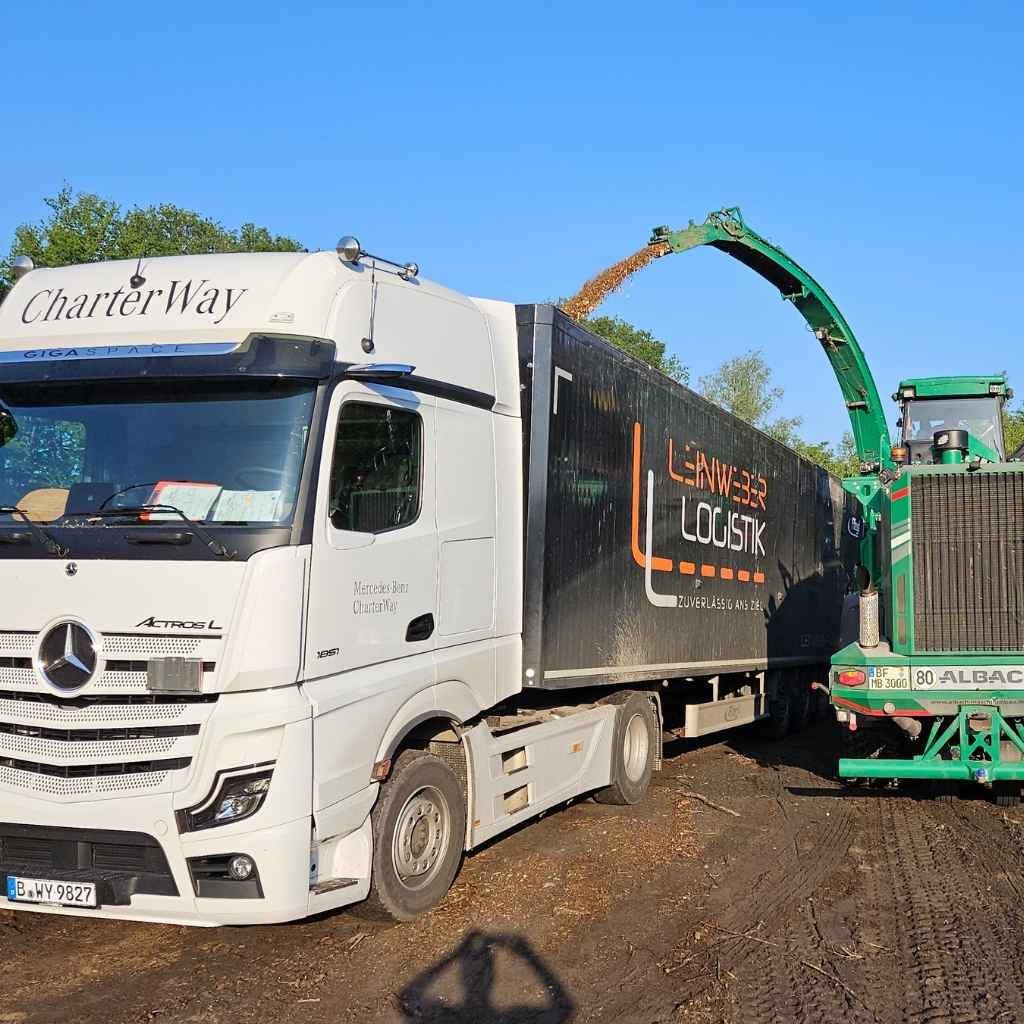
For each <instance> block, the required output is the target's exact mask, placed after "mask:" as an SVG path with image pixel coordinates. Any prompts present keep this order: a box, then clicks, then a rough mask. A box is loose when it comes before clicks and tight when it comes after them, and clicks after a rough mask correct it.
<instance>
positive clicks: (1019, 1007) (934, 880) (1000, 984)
mask: <svg viewBox="0 0 1024 1024" xmlns="http://www.w3.org/2000/svg"><path fill="white" fill-rule="evenodd" d="M990 810H991V809H988V808H986V809H984V810H983V812H982V813H983V814H984V813H985V812H987V811H990ZM970 817H973V815H971V816H970ZM879 818H880V820H879V836H878V840H879V842H880V843H881V844H882V849H883V851H884V854H885V859H886V867H887V869H888V873H889V878H888V880H887V881H888V883H889V885H888V890H889V892H888V896H889V898H890V899H891V900H892V901H893V903H894V904H895V905H896V907H897V913H896V915H895V929H896V931H895V939H896V942H895V945H896V948H897V949H898V950H900V951H901V955H902V957H903V963H902V965H901V967H902V969H901V970H900V971H899V973H898V975H897V976H896V977H894V979H893V981H894V982H895V983H896V985H897V987H896V992H897V994H898V997H899V1002H900V1006H899V1009H900V1017H899V1018H898V1019H902V1020H903V1021H905V1022H906V1024H992V1022H996V1021H1006V1022H1008V1024H1009V1022H1011V1021H1019V1020H1024V969H1022V963H1024V938H1022V925H1024V920H1022V914H1021V909H1020V905H1019V894H1018V893H1017V892H1016V891H1015V886H1014V885H1012V884H1010V882H1009V881H1008V880H1007V878H1006V875H1005V873H1003V872H1000V871H998V870H992V868H993V866H994V865H996V864H999V863H1001V859H1002V856H1005V853H1006V851H1005V850H1004V853H1003V855H1000V854H999V853H998V852H997V851H996V847H995V846H992V845H989V843H988V837H983V838H982V839H974V838H972V837H971V834H970V829H969V828H965V825H966V824H969V817H968V818H967V820H965V815H964V814H963V813H962V812H961V813H958V812H957V811H956V810H954V809H952V808H950V807H948V806H943V805H939V804H930V803H917V802H914V801H910V800H888V801H886V800H882V801H881V802H880V815H879ZM985 868H988V869H989V870H984V869H985ZM885 895H886V893H885V892H884V891H883V893H882V894H881V896H882V897H883V898H884V896H885Z"/></svg>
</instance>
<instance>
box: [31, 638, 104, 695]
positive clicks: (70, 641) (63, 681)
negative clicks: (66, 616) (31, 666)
mask: <svg viewBox="0 0 1024 1024" xmlns="http://www.w3.org/2000/svg"><path fill="white" fill-rule="evenodd" d="M97 660H98V659H97V655H96V640H95V638H94V637H93V635H92V633H90V632H89V630H87V629H86V628H85V626H83V625H82V624H81V623H79V622H60V623H58V624H57V625H56V626H54V627H53V628H52V629H51V630H49V631H48V632H47V634H46V636H44V637H43V642H42V643H41V644H40V645H39V654H38V657H37V659H36V666H37V668H38V669H39V671H40V673H42V676H43V678H44V679H46V681H47V682H48V683H50V684H51V685H53V686H56V687H57V688H58V689H59V690H77V689H78V688H79V687H80V686H84V685H85V684H86V683H87V682H89V680H90V679H92V677H93V675H94V673H95V672H96V663H97Z"/></svg>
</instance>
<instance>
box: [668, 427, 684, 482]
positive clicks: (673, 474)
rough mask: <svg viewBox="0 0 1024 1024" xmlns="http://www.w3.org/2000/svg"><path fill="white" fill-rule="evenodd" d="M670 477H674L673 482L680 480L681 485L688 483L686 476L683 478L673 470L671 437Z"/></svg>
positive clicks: (669, 444) (670, 439) (669, 453)
mask: <svg viewBox="0 0 1024 1024" xmlns="http://www.w3.org/2000/svg"><path fill="white" fill-rule="evenodd" d="M668 475H669V476H670V477H672V479H673V480H678V481H679V483H681V484H685V483H686V477H685V476H681V475H680V474H679V473H677V472H676V471H675V470H674V469H673V468H672V438H671V437H670V438H669V439H668Z"/></svg>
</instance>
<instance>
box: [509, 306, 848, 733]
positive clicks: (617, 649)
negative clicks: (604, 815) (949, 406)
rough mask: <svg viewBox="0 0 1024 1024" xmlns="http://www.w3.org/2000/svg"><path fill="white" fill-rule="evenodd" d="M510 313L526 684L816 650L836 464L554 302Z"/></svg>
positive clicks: (825, 638)
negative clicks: (798, 447) (513, 321)
mask: <svg viewBox="0 0 1024 1024" xmlns="http://www.w3.org/2000/svg"><path fill="white" fill-rule="evenodd" d="M517 324H518V343H519V359H520V372H521V376H522V381H523V390H522V409H523V420H524V431H523V433H524V445H525V452H524V466H525V467H526V482H525V501H526V516H525V522H526V538H525V541H526V543H525V563H526V564H525V595H524V597H525V600H524V629H523V632H524V669H525V670H526V682H527V684H528V685H530V686H533V687H536V688H539V689H565V688H568V687H593V686H599V685H606V684H621V683H625V682H638V681H643V680H663V679H673V680H679V679H690V680H695V679H705V680H706V679H709V678H711V677H719V678H722V677H726V676H732V677H739V678H742V677H743V676H744V675H745V674H746V675H750V674H753V673H759V672H762V671H764V670H773V669H787V668H796V667H799V666H817V665H825V664H827V662H828V659H829V657H830V656H831V654H832V653H833V651H834V650H836V649H837V647H838V640H839V631H840V619H841V615H842V607H843V598H844V594H845V593H846V590H847V588H848V585H849V582H850V579H851V576H852V571H853V567H854V566H855V564H856V548H857V540H856V538H857V536H858V535H859V532H860V530H859V526H860V524H859V521H858V520H857V518H856V510H855V507H854V504H853V502H852V501H851V500H849V499H848V496H847V495H845V493H844V492H843V490H842V487H841V484H840V482H839V480H838V479H837V478H836V477H834V476H831V475H830V474H829V473H827V472H826V471H825V470H823V469H821V468H820V467H818V466H816V465H814V464H813V463H811V462H809V461H808V460H806V459H803V458H801V457H800V456H798V455H797V454H796V453H795V452H794V451H792V450H791V449H789V448H787V447H786V446H785V445H782V444H780V443H779V442H777V441H775V440H774V439H772V438H770V437H768V436H767V435H766V434H764V433H762V432H761V431H759V430H757V429H755V428H754V427H751V426H750V425H749V424H747V423H745V422H744V421H742V420H740V419H738V418H737V417H735V416H733V415H731V414H729V413H727V412H725V411H724V410H722V409H721V408H719V407H718V406H716V405H713V404H712V403H711V402H708V401H707V400H706V399H704V398H702V397H701V396H700V395H697V394H696V393H694V392H693V391H691V390H690V389H689V388H687V387H684V386H683V385H681V384H678V383H676V382H675V381H673V380H671V379H670V378H668V377H666V376H665V375H664V374H662V373H660V372H659V371H657V370H654V369H652V368H650V367H649V366H646V365H645V364H644V363H642V362H641V361H640V360H638V359H635V358H633V357H632V356H630V355H628V354H626V353H624V352H622V351H621V350H619V349H617V348H615V347H614V346H613V345H610V344H609V343H608V342H606V341H604V340H603V339H602V338H599V337H597V336H596V335H594V334H591V333H589V332H588V331H585V330H583V329H582V328H581V327H580V326H579V325H578V324H577V323H575V321H573V320H572V319H570V318H569V317H568V316H566V315H565V314H564V313H562V312H561V310H558V309H556V308H555V307H553V306H550V305H521V306H517ZM762 682H763V680H762ZM717 695H718V693H717V687H716V696H717ZM755 703H756V702H755ZM754 717H759V714H754ZM702 731H707V730H702Z"/></svg>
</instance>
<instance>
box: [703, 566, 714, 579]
mask: <svg viewBox="0 0 1024 1024" xmlns="http://www.w3.org/2000/svg"><path fill="white" fill-rule="evenodd" d="M700 574H701V576H714V575H715V567H714V566H713V565H702V566H701V567H700Z"/></svg>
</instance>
